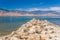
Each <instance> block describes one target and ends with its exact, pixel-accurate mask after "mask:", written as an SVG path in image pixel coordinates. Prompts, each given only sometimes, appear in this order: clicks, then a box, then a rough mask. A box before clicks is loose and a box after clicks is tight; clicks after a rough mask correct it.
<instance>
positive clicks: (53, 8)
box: [16, 7, 60, 11]
mask: <svg viewBox="0 0 60 40" xmlns="http://www.w3.org/2000/svg"><path fill="white" fill-rule="evenodd" d="M16 10H25V11H38V10H42V11H49V10H51V11H60V7H50V8H28V9H21V8H20V9H16Z"/></svg>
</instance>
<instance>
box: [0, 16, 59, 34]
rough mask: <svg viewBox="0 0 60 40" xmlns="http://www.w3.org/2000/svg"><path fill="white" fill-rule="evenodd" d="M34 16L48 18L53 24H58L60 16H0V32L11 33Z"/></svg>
mask: <svg viewBox="0 0 60 40" xmlns="http://www.w3.org/2000/svg"><path fill="white" fill-rule="evenodd" d="M33 18H36V19H40V20H48V21H50V22H53V23H55V24H58V25H60V18H48V17H45V18H44V17H40V16H19V17H9V16H6V17H0V32H1V33H4V32H5V33H11V32H12V31H14V30H16V29H18V28H19V27H20V26H21V25H22V24H24V23H26V22H28V21H30V20H31V19H33Z"/></svg>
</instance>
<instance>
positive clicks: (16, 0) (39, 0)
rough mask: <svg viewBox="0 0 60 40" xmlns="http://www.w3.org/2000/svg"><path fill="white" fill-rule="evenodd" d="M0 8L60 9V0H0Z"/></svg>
mask: <svg viewBox="0 0 60 40" xmlns="http://www.w3.org/2000/svg"><path fill="white" fill-rule="evenodd" d="M0 8H5V9H17V10H25V9H29V11H31V10H32V11H33V10H58V11H59V10H60V0H0Z"/></svg>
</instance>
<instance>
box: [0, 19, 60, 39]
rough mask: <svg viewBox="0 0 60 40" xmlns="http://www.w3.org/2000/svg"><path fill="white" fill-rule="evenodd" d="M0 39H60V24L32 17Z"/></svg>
mask: <svg viewBox="0 0 60 40" xmlns="http://www.w3.org/2000/svg"><path fill="white" fill-rule="evenodd" d="M0 40H60V26H58V25H56V24H53V23H50V22H48V21H47V20H36V19H32V20H31V21H29V22H27V23H26V24H23V25H22V26H21V27H20V28H19V29H18V30H17V31H14V32H12V33H11V34H10V35H6V36H3V37H0Z"/></svg>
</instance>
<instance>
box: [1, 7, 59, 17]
mask: <svg viewBox="0 0 60 40" xmlns="http://www.w3.org/2000/svg"><path fill="white" fill-rule="evenodd" d="M0 16H49V17H60V12H56V11H41V10H37V11H23V10H7V9H2V8H0Z"/></svg>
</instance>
